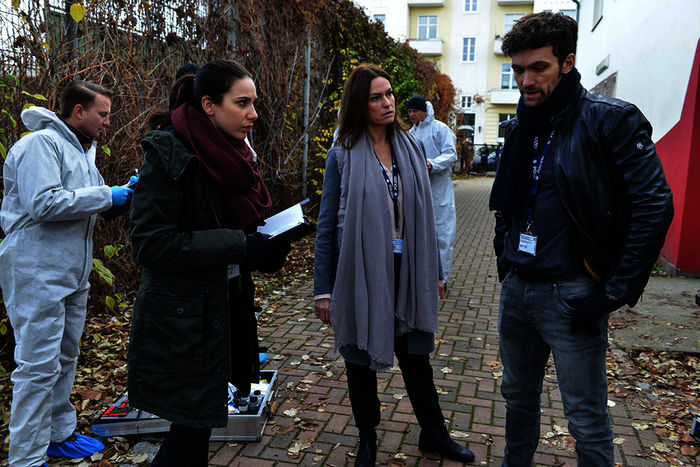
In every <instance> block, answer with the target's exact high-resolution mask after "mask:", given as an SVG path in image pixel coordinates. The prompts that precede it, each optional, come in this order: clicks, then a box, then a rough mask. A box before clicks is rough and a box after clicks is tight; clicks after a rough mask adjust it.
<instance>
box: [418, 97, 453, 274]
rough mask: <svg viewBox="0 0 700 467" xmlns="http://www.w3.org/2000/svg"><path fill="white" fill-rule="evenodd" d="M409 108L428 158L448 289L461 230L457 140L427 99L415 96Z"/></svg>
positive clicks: (441, 257) (443, 271) (443, 272)
mask: <svg viewBox="0 0 700 467" xmlns="http://www.w3.org/2000/svg"><path fill="white" fill-rule="evenodd" d="M406 108H407V109H408V116H409V118H410V119H411V123H413V128H411V130H410V133H411V134H412V135H413V136H415V137H416V139H418V140H419V141H420V142H421V144H422V145H423V149H424V150H425V156H426V158H427V164H428V171H429V172H430V187H431V190H432V194H433V209H434V211H435V225H436V227H437V237H438V246H439V248H440V263H441V266H442V275H443V277H442V279H443V282H444V284H445V286H446V285H447V280H448V279H449V277H450V267H451V265H452V250H453V246H454V241H455V232H456V230H457V212H456V209H455V193H454V188H453V187H452V177H451V174H452V166H453V165H454V163H455V162H456V161H457V149H456V141H457V138H456V137H455V134H454V132H453V131H452V130H451V129H450V128H449V127H448V126H447V125H445V124H444V123H442V122H440V121H438V120H435V111H434V110H433V105H432V104H431V103H430V102H428V101H426V100H425V98H424V97H423V96H420V95H418V94H414V95H413V96H412V97H411V98H410V99H409V100H408V102H407V103H406Z"/></svg>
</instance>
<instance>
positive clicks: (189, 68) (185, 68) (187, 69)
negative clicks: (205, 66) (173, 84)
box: [175, 63, 199, 80]
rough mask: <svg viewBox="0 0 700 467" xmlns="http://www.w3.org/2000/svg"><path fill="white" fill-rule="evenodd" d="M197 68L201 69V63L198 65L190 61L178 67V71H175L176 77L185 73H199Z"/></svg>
mask: <svg viewBox="0 0 700 467" xmlns="http://www.w3.org/2000/svg"><path fill="white" fill-rule="evenodd" d="M197 70H199V65H197V64H196V63H188V64H187V65H182V66H181V67H180V68H178V69H177V72H175V79H176V80H178V79H180V78H181V77H182V76H185V75H194V74H197Z"/></svg>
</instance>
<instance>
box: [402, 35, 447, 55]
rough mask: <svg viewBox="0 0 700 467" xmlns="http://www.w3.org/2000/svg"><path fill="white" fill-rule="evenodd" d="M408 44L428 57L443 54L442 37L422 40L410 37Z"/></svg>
mask: <svg viewBox="0 0 700 467" xmlns="http://www.w3.org/2000/svg"><path fill="white" fill-rule="evenodd" d="M408 45H410V46H411V47H413V48H414V49H416V50H417V51H418V53H419V54H421V55H425V56H426V57H437V56H440V55H442V39H432V40H422V39H410V40H409V41H408Z"/></svg>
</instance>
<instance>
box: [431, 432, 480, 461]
mask: <svg viewBox="0 0 700 467" xmlns="http://www.w3.org/2000/svg"><path fill="white" fill-rule="evenodd" d="M418 449H420V450H421V451H423V452H425V453H430V454H437V455H438V456H440V457H442V458H445V459H450V460H453V461H457V462H465V463H466V462H473V461H474V453H473V452H471V451H470V450H469V449H467V448H466V447H464V446H462V445H461V444H457V443H455V442H454V441H452V438H450V435H448V434H447V433H442V434H439V435H434V434H431V433H428V432H426V431H425V430H421V432H420V436H419V437H418Z"/></svg>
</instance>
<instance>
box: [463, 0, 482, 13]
mask: <svg viewBox="0 0 700 467" xmlns="http://www.w3.org/2000/svg"><path fill="white" fill-rule="evenodd" d="M462 2H463V3H462V7H463V8H462V11H464V13H476V12H477V11H479V0H462Z"/></svg>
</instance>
